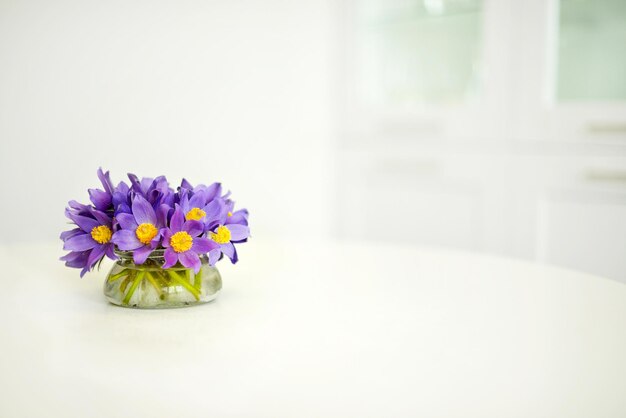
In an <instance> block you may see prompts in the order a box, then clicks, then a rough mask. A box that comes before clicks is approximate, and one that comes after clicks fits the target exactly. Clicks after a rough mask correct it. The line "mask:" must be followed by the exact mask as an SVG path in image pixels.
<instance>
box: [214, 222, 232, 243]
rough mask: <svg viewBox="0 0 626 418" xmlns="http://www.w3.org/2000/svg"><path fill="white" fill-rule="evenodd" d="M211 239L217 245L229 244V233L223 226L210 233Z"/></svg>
mask: <svg viewBox="0 0 626 418" xmlns="http://www.w3.org/2000/svg"><path fill="white" fill-rule="evenodd" d="M211 239H212V240H213V241H215V242H217V243H218V244H226V243H227V242H230V231H229V230H228V228H226V227H225V226H220V227H218V228H217V231H215V232H211Z"/></svg>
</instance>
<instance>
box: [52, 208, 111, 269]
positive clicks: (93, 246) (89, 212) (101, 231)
mask: <svg viewBox="0 0 626 418" xmlns="http://www.w3.org/2000/svg"><path fill="white" fill-rule="evenodd" d="M70 205H73V206H74V207H73V208H72V209H69V208H68V209H67V210H66V215H67V217H68V218H70V219H71V220H72V222H74V223H75V224H76V225H77V226H78V228H74V229H72V230H70V231H65V232H63V233H62V234H61V239H62V240H63V249H64V250H69V251H70V253H69V254H67V255H65V256H63V257H61V260H62V261H65V265H66V266H68V267H74V268H82V271H81V272H80V277H83V275H84V274H85V273H87V272H88V271H89V270H91V269H92V268H93V266H94V265H95V264H96V263H97V262H99V261H100V260H101V259H102V258H103V257H104V256H105V255H106V256H107V257H109V258H111V259H113V260H115V259H116V258H117V257H116V256H115V253H114V251H113V250H114V245H113V243H112V242H111V236H112V221H111V218H110V217H109V216H108V215H107V214H106V213H104V212H102V211H99V210H96V209H93V208H91V207H89V206H85V205H80V204H78V203H77V202H70ZM79 205H80V206H79ZM79 213H80V214H79Z"/></svg>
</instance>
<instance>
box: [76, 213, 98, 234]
mask: <svg viewBox="0 0 626 418" xmlns="http://www.w3.org/2000/svg"><path fill="white" fill-rule="evenodd" d="M70 219H71V220H72V221H74V223H75V224H76V225H78V226H79V227H80V229H82V230H83V231H85V232H87V233H90V232H91V230H92V229H94V228H96V227H98V226H100V223H99V222H98V221H96V220H95V219H92V218H88V217H86V216H80V215H70Z"/></svg>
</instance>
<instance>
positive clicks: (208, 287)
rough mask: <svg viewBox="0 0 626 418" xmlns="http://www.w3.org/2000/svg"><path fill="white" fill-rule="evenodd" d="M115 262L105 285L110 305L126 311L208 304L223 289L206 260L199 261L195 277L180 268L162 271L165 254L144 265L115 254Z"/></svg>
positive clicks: (157, 253) (189, 270)
mask: <svg viewBox="0 0 626 418" xmlns="http://www.w3.org/2000/svg"><path fill="white" fill-rule="evenodd" d="M116 253H117V255H118V256H119V259H118V260H117V261H116V262H115V264H114V265H113V267H112V268H111V271H109V274H108V275H107V278H106V281H105V282H104V295H105V296H106V298H107V299H108V300H109V302H111V303H113V304H115V305H120V306H125V307H129V308H143V309H153V308H179V307H184V306H191V305H198V304H201V303H206V302H209V301H211V300H213V299H215V298H216V297H217V294H218V293H219V291H220V289H221V288H222V277H221V276H220V273H219V271H218V270H217V268H215V267H212V266H210V265H209V259H208V258H207V257H206V255H205V256H201V257H200V261H201V262H202V267H201V268H200V271H198V273H195V272H194V270H193V269H192V268H186V267H183V266H181V265H180V264H176V265H175V266H174V267H171V268H167V269H164V268H162V267H161V266H162V265H163V263H164V262H165V260H164V259H163V253H164V250H155V251H153V252H152V254H150V256H149V257H148V259H147V260H146V262H145V263H144V264H141V265H138V264H135V263H134V262H133V254H132V252H130V251H129V252H116Z"/></svg>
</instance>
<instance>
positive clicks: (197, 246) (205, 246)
mask: <svg viewBox="0 0 626 418" xmlns="http://www.w3.org/2000/svg"><path fill="white" fill-rule="evenodd" d="M219 248H220V245H219V244H218V243H217V242H215V241H211V240H210V239H208V238H194V239H193V244H192V245H191V250H192V251H194V252H196V253H200V254H204V253H208V252H209V251H211V250H215V249H219Z"/></svg>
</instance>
